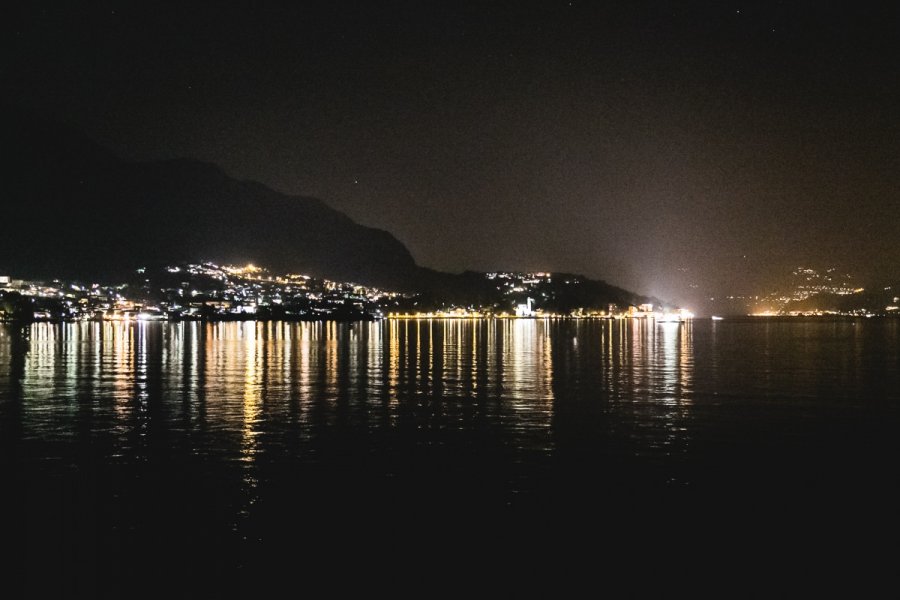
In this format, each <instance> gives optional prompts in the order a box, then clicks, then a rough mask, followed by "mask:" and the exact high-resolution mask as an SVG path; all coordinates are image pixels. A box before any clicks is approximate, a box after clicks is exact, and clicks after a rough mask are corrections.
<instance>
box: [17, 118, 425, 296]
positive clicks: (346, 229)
mask: <svg viewBox="0 0 900 600" xmlns="http://www.w3.org/2000/svg"><path fill="white" fill-rule="evenodd" d="M14 112H15V111H5V115H6V118H5V119H4V121H6V122H5V123H4V127H3V129H4V130H5V137H6V139H7V141H8V146H7V147H8V148H11V149H13V152H12V154H13V156H12V157H11V159H9V160H7V162H5V163H4V171H6V172H4V173H3V182H4V183H3V185H4V195H5V197H6V200H5V202H4V207H3V213H4V218H3V225H2V229H3V234H2V236H0V270H3V271H8V272H15V273H16V274H19V275H27V276H35V277H37V276H41V277H51V276H52V277H59V276H79V277H99V276H107V277H109V276H115V275H119V274H121V273H123V272H126V271H133V270H134V269H135V268H136V267H139V266H144V265H148V264H149V265H153V264H159V263H173V262H181V261H185V260H217V261H222V262H232V263H241V264H243V263H245V262H258V263H260V264H265V265H266V266H268V267H270V268H271V269H273V270H276V271H279V272H291V271H293V272H300V273H309V274H311V275H316V276H327V277H331V278H335V279H341V280H347V281H357V282H360V283H371V284H381V285H390V286H395V287H396V286H400V287H404V288H405V287H408V286H409V285H410V284H411V283H412V282H413V281H414V280H415V276H416V272H417V267H416V265H415V262H414V261H413V258H412V256H411V255H410V253H409V251H408V250H407V249H406V247H405V246H403V244H401V243H400V242H399V241H397V240H396V239H395V238H394V237H393V236H392V235H390V234H389V233H387V232H385V231H381V230H378V229H373V228H370V227H364V226H362V225H360V224H358V223H355V222H354V221H353V220H351V219H350V218H349V217H347V216H346V215H344V214H343V213H341V212H338V211H336V210H334V209H332V208H330V207H329V206H327V205H326V204H324V203H323V202H321V201H320V200H316V199H314V198H305V197H292V196H287V195H284V194H280V193H278V192H276V191H274V190H271V189H269V188H267V187H265V186H263V185H261V184H259V183H254V182H248V181H238V180H235V179H232V178H230V177H228V176H227V175H226V174H225V173H224V172H222V171H221V170H220V169H219V168H217V167H215V166H213V165H209V164H205V163H202V162H199V161H193V160H170V161H159V162H147V163H129V162H124V161H120V160H118V159H117V158H116V157H115V156H113V155H112V154H111V153H109V152H107V151H106V150H104V149H103V148H100V147H99V146H97V145H96V144H94V143H93V142H91V141H90V140H88V139H86V138H84V137H83V136H81V135H80V134H78V133H77V132H74V131H72V130H70V129H68V128H65V127H63V126H60V125H57V124H52V123H47V122H44V121H41V120H39V119H35V118H33V117H31V116H29V115H27V114H23V113H22V112H21V111H19V114H16V115H14Z"/></svg>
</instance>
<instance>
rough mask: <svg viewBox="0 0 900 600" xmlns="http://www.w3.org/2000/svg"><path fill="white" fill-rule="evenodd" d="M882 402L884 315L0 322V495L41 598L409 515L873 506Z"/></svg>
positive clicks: (885, 398)
mask: <svg viewBox="0 0 900 600" xmlns="http://www.w3.org/2000/svg"><path fill="white" fill-rule="evenodd" d="M898 409H900V323H898V321H897V320H889V321H888V320H885V321H843V322H831V321H822V320H815V321H796V320H792V321H775V320H753V321H721V322H709V321H705V320H702V321H701V320H698V321H696V322H694V323H691V324H683V325H678V324H659V325H656V324H652V323H649V324H648V323H645V322H641V321H561V322H552V321H541V320H510V321H457V320H452V321H450V320H448V321H441V320H435V321H389V322H379V323H353V324H347V323H341V324H339V323H277V322H276V323H252V322H248V323H215V324H203V323H173V324H165V323H162V324H160V323H155V324H137V323H135V324H123V323H102V324H101V323H79V324H62V325H54V324H35V325H31V326H28V327H25V328H23V327H21V326H12V325H0V436H2V437H0V440H2V442H0V443H2V461H3V462H2V466H3V468H4V473H5V475H4V480H5V488H6V491H5V493H4V500H3V502H4V509H5V512H6V514H7V515H10V516H11V518H12V519H13V520H15V521H17V522H18V523H19V527H20V529H21V536H22V539H21V544H22V548H23V549H24V551H23V552H22V553H21V555H22V557H23V559H24V562H25V568H24V570H23V571H22V572H23V573H26V574H28V577H30V578H32V580H33V582H36V581H43V584H42V585H48V586H50V589H51V591H59V592H64V591H66V590H72V589H75V590H78V591H82V592H87V593H97V594H107V593H109V594H123V593H124V594H127V593H129V592H133V591H134V589H133V587H132V586H134V585H135V581H138V580H140V581H142V582H143V583H141V584H140V585H141V586H142V589H153V585H154V581H159V580H160V579H159V578H158V577H157V576H148V572H149V573H157V574H160V573H166V574H169V575H177V576H181V577H186V578H187V579H188V580H189V581H191V582H193V583H189V584H187V585H188V587H187V588H185V589H186V590H187V591H188V592H190V591H192V590H193V591H194V592H198V593H200V592H206V593H215V592H217V591H222V590H227V589H229V587H230V586H232V585H237V584H238V583H240V582H241V581H244V580H245V579H246V578H247V577H256V576H258V574H259V573H261V572H265V569H266V568H269V565H271V564H274V563H275V562H278V561H280V562H278V564H282V565H283V564H284V563H285V562H287V563H288V564H290V563H291V562H292V561H293V560H294V558H292V557H296V556H299V555H298V554H293V553H291V552H288V553H287V554H285V551H284V550H283V548H285V546H287V547H294V548H295V551H296V552H302V548H304V547H306V548H308V546H309V544H310V543H311V542H312V543H314V544H315V546H316V547H317V548H318V549H320V550H322V551H323V552H325V546H323V540H325V539H326V538H328V539H331V538H337V539H349V538H348V537H347V536H351V537H352V538H353V539H357V538H360V537H364V536H362V535H360V532H361V531H365V532H369V531H377V532H378V535H381V536H382V537H383V536H384V532H385V531H390V530H391V529H392V528H394V527H396V528H398V529H399V527H401V526H409V525H410V524H414V525H416V524H418V526H420V527H421V528H423V531H428V530H429V528H434V527H440V526H442V525H443V526H448V524H450V523H459V522H476V521H477V522H478V523H479V524H480V527H482V528H483V527H484V524H485V523H494V522H510V521H520V520H523V519H542V520H543V519H547V518H548V516H549V518H550V519H551V520H552V519H562V518H566V519H575V520H577V521H578V522H585V523H586V522H588V521H590V522H592V523H601V524H602V523H608V524H615V523H619V524H621V523H622V522H623V520H627V519H635V517H636V514H637V515H638V518H639V519H643V517H642V516H641V515H644V514H645V513H644V512H643V511H645V510H646V511H650V512H648V513H646V514H648V515H653V514H659V512H660V511H659V508H660V506H663V507H665V506H670V507H671V506H677V507H679V510H682V511H683V510H685V509H686V508H687V507H694V508H695V509H696V507H697V506H698V505H702V504H703V503H710V504H712V503H718V504H717V506H718V507H719V508H721V506H722V504H723V503H727V502H734V501H736V500H738V499H739V501H740V506H742V507H744V508H747V507H757V508H754V509H753V512H754V513H755V514H757V515H761V516H759V518H760V519H771V518H773V517H775V516H777V515H779V514H782V513H781V512H780V511H791V510H794V509H796V508H797V507H799V506H809V505H815V506H826V507H827V510H832V511H833V510H837V511H838V513H833V514H832V517H831V519H832V521H833V520H835V519H834V514H842V515H844V516H846V511H854V512H860V511H862V512H869V513H870V514H876V515H879V518H882V516H883V515H882V513H881V512H880V511H881V509H882V508H885V509H886V508H887V507H889V506H895V505H896V503H897V501H898V500H900V494H898V491H897V490H898V483H900V478H898V470H897V468H896V457H897V456H900V452H898V445H900V444H898V439H900V438H898V435H897V431H898V429H897V426H898V424H900V418H898V415H900V411H898ZM773 506H778V507H780V508H779V509H778V511H776V510H775V509H774V508H772V507H773ZM762 507H767V508H762ZM665 510H666V509H664V510H663V511H661V512H665ZM653 511H657V512H653ZM717 514H718V513H717ZM886 514H887V510H885V512H884V515H886ZM647 518H648V519H651V520H652V517H651V516H648V517H647ZM666 518H670V516H667V517H666ZM884 519H887V517H884ZM894 523H895V521H891V522H888V521H886V520H883V522H882V525H884V526H885V527H887V526H892V525H893V524H894ZM323 532H325V533H323ZM342 536H343V537H342ZM342 548H343V550H342V552H346V551H347V549H348V545H346V544H344V545H343V546H342ZM276 559H277V560H276ZM298 560H299V559H298ZM160 564H165V567H161V566H160ZM48 565H50V566H51V568H52V572H53V573H56V574H57V575H59V576H58V577H52V578H49V579H48V578H46V577H43V576H42V575H41V573H46V572H47V571H46V569H47V566H48ZM295 567H296V563H295ZM148 569H149V571H148ZM248 574H252V575H248ZM197 581H202V582H203V583H196V582H197ZM191 585H193V586H195V587H193V588H192V587H190V586H191ZM53 586H58V587H53ZM71 586H74V587H71ZM146 586H150V587H149V588H147V587H146Z"/></svg>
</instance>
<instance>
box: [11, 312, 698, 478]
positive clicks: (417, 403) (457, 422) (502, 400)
mask: <svg viewBox="0 0 900 600" xmlns="http://www.w3.org/2000/svg"><path fill="white" fill-rule="evenodd" d="M9 339H10V335H9V331H4V336H3V337H0V358H3V360H4V362H3V363H2V364H0V369H6V368H8V367H9V365H11V364H12V362H13V361H12V359H11V358H8V357H9V356H10V347H11V346H10V343H9ZM693 353H694V348H693V338H692V329H691V325H690V324H680V325H679V324H665V325H663V324H658V325H657V324H654V323H652V322H642V321H629V322H625V321H622V320H617V321H602V322H584V323H582V322H576V323H572V322H554V321H551V320H540V319H516V320H499V321H487V320H471V321H470V320H465V319H452V320H415V321H408V320H390V321H386V322H376V323H350V324H347V323H335V322H325V323H256V322H231V323H208V324H206V323H170V324H166V323H123V322H107V323H80V324H67V325H51V324H35V325H32V326H30V328H29V330H28V341H27V354H26V357H25V361H24V368H23V369H22V377H21V381H22V396H23V400H24V406H25V413H26V417H27V419H26V421H27V422H28V423H31V425H30V426H32V427H33V428H34V429H36V430H40V431H42V432H43V433H46V432H47V431H48V430H53V429H54V428H56V429H58V430H65V429H66V428H67V427H68V425H67V424H66V418H68V417H67V415H70V413H71V410H74V408H73V407H74V406H75V405H76V404H78V403H88V404H89V405H90V406H91V407H93V408H92V409H91V410H96V411H98V415H99V416H103V415H105V413H104V411H106V412H109V416H108V419H107V420H108V423H107V425H104V426H107V427H108V429H109V431H110V432H111V433H113V434H114V435H120V436H123V438H124V437H127V436H133V434H134V433H135V432H138V433H139V434H140V435H141V436H143V435H146V434H148V433H151V432H152V430H153V428H154V427H156V428H160V427H163V426H165V427H167V428H178V429H179V430H185V431H196V432H201V433H202V432H208V433H209V434H210V435H214V436H216V440H217V441H216V442H215V443H211V442H209V441H208V439H207V438H204V437H203V436H202V435H198V436H195V437H196V440H197V441H196V442H194V441H192V442H191V443H193V444H195V447H194V450H193V451H194V452H195V453H200V454H202V453H204V452H232V453H233V458H234V459H235V460H237V461H240V462H243V463H246V464H253V463H254V462H255V461H257V460H258V459H259V456H260V453H261V452H263V451H264V449H265V446H266V444H268V443H269V442H268V441H267V440H269V439H270V438H272V435H273V434H272V432H273V431H274V432H276V433H277V435H276V436H275V437H274V438H272V439H276V440H277V439H280V438H278V436H286V435H287V434H286V433H284V431H285V430H286V429H285V428H286V427H287V426H286V423H290V424H293V425H292V427H293V429H292V430H291V433H290V435H291V436H294V437H293V438H292V439H295V440H309V439H312V437H313V434H314V433H315V432H319V433H321V432H324V431H327V429H328V428H330V427H338V426H339V427H344V428H348V427H349V428H369V429H373V428H383V427H400V426H402V425H403V423H409V422H411V421H410V419H413V422H414V421H415V420H416V419H424V418H426V416H427V418H428V419H431V422H432V423H437V424H438V425H439V426H440V427H449V428H451V429H465V428H467V427H471V426H472V424H473V421H472V419H473V418H475V419H487V420H489V421H490V422H491V423H493V424H495V425H497V426H502V427H507V428H509V430H510V431H514V432H518V433H516V435H518V434H522V435H525V434H526V433H529V434H534V433H535V432H539V431H543V432H545V433H546V434H547V435H548V436H550V435H551V434H552V432H553V431H554V430H555V429H554V428H556V427H559V426H561V425H563V426H564V425H565V419H568V418H570V417H569V416H568V414H567V413H566V412H565V411H563V412H560V411H559V408H560V407H561V406H563V405H564V404H565V403H567V402H571V401H572V398H573V397H577V398H582V399H587V401H589V402H593V403H595V404H596V405H597V406H607V407H609V406H613V407H615V406H621V407H622V410H626V409H625V407H629V408H627V412H626V413H623V414H631V415H633V420H634V422H635V423H636V425H635V427H636V431H638V430H639V431H638V434H639V435H650V436H657V437H658V447H665V446H667V445H669V446H671V445H674V444H677V443H682V442H683V441H684V440H685V439H687V437H688V433H689V432H688V423H689V416H690V415H689V413H690V408H691V404H692V401H693V399H692V395H693V381H694V359H693ZM76 398H77V401H76ZM426 405H427V407H428V411H427V415H426V412H422V411H423V410H424V407H425V406H426ZM66 406H68V407H69V412H68V413H67V412H66V410H64V409H65V407H66ZM416 407H418V408H416ZM411 408H412V409H413V411H412V412H410V409H411ZM151 409H152V410H151ZM616 410H619V409H616ZM410 415H411V416H410ZM104 418H106V417H104ZM28 419H30V421H29V420H28ZM404 419H406V420H404ZM560 419H562V421H560ZM99 422H100V421H99V420H98V421H97V423H99ZM104 423H106V422H105V421H104ZM98 426H99V425H98ZM129 439H130V438H129ZM193 439H194V438H192V440H193ZM547 439H550V438H549V437H548V438H547ZM222 440H231V441H230V442H222ZM282 442H283V440H282V441H281V442H279V443H282ZM512 443H523V444H524V443H526V442H525V441H520V442H515V441H513V442H512ZM527 443H536V442H534V439H532V441H530V442H527ZM541 443H543V442H541Z"/></svg>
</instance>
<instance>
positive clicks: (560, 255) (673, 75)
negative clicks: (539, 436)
mask: <svg viewBox="0 0 900 600" xmlns="http://www.w3.org/2000/svg"><path fill="white" fill-rule="evenodd" d="M23 4H25V3H23ZM27 4H29V6H22V7H19V8H17V9H14V10H13V12H11V13H10V12H8V13H7V14H5V15H4V18H3V21H4V22H3V24H2V26H0V27H2V28H3V36H2V37H3V42H2V43H3V48H2V58H0V77H2V82H3V84H2V85H3V88H4V89H3V93H4V94H5V95H6V96H7V97H9V98H11V99H12V100H13V101H15V102H18V103H20V104H24V105H27V106H30V107H34V108H36V109H37V110H38V111H39V112H41V113H42V114H46V115H47V116H48V117H51V118H55V119H59V120H62V121H64V122H67V123H69V124H72V125H74V126H76V127H78V128H79V129H81V130H82V131H84V132H85V133H86V134H87V135H89V136H90V137H92V138H94V139H95V140H97V141H99V142H101V143H102V144H104V145H106V146H108V147H109V148H111V149H112V150H114V151H115V152H117V153H118V154H120V155H121V156H123V157H125V158H130V159H138V160H149V159H158V158H171V157H192V158H198V159H201V160H205V161H209V162H213V163H216V164H218V165H220V166H221V167H222V168H224V169H225V171H226V172H227V173H229V174H230V175H232V176H234V177H238V178H242V179H253V180H258V181H260V182H262V183H264V184H266V185H268V186H270V187H273V188H275V189H277V190H279V191H283V192H287V193H291V194H298V195H310V196H316V197H319V198H322V199H323V200H325V201H326V202H328V203H329V204H330V205H332V206H333V207H335V208H337V209H339V210H342V211H344V212H346V213H347V214H348V215H350V216H351V217H352V218H354V219H355V220H357V221H359V222H361V223H363V224H366V225H371V226H375V227H379V228H383V229H386V230H388V231H390V232H392V233H393V234H394V235H395V236H396V237H397V238H398V239H400V240H401V241H402V242H404V243H405V244H406V245H407V246H408V247H409V249H410V250H411V252H412V253H413V255H414V256H415V258H416V260H417V262H418V263H419V264H421V265H424V266H428V267H433V268H436V269H442V270H447V271H461V270H463V269H477V270H492V269H521V270H526V269H533V270H553V271H568V272H577V273H583V274H585V275H588V276H591V277H595V278H602V279H606V280H608V281H610V282H612V283H615V284H617V285H622V286H624V287H627V288H630V289H633V290H635V291H638V292H641V293H647V294H656V295H659V296H661V297H665V298H669V299H673V300H678V301H682V302H686V303H690V302H695V303H696V302H698V301H699V300H698V299H699V298H701V297H707V296H715V295H718V294H724V293H737V292H743V291H749V290H759V289H760V286H761V285H763V284H768V283H767V282H770V281H773V280H774V279H777V278H778V276H780V275H782V274H784V273H785V272H787V271H789V270H790V268H791V267H794V266H798V265H800V264H804V265H811V266H814V267H827V266H831V265H834V266H838V267H839V268H842V269H845V270H849V271H850V272H852V273H853V274H854V275H855V276H856V279H857V280H859V281H860V282H861V283H866V284H869V283H874V282H882V281H884V280H889V279H892V278H893V279H896V277H897V276H898V275H900V216H898V215H900V200H898V190H900V159H898V157H900V75H898V74H900V69H898V57H900V35H898V26H900V11H898V9H893V12H885V11H883V10H881V9H879V10H880V11H879V12H876V11H875V10H874V9H871V10H870V9H867V8H866V6H867V5H869V3H865V2H853V3H842V2H787V1H785V2H746V3H741V2H723V1H719V2H707V3H698V2H684V1H672V2H654V3H634V2H624V1H623V2H591V3H589V2H578V1H573V2H565V1H564V2H540V3H537V2H535V3H529V2H520V1H517V2H494V3H490V4H488V3H468V2H453V3H446V4H443V3H438V2H422V1H419V2H388V3H377V2H361V3H344V2H324V3H307V2H295V3H291V4H289V5H288V7H282V8H274V7H268V8H266V7H261V6H260V4H261V3H246V4H245V5H243V6H240V7H232V6H230V5H229V6H224V3H223V5H218V4H207V5H201V4H195V3H191V4H190V6H178V7H177V8H166V7H163V6H162V5H160V4H158V3H147V4H143V3H138V2H122V3H117V2H106V3H102V2H101V3H79V2H73V3H70V4H71V6H69V7H67V8H58V7H56V8H54V7H51V6H50V5H47V4H41V3H27ZM185 4H187V3H185ZM229 4H230V3H229ZM871 5H872V6H875V3H872V4H871ZM272 6H274V5H272ZM691 285H693V286H694V287H691Z"/></svg>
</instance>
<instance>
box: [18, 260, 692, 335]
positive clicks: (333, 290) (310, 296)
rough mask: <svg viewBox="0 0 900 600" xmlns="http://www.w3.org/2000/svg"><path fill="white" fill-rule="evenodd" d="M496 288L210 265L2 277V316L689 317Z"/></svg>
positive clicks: (544, 283)
mask: <svg viewBox="0 0 900 600" xmlns="http://www.w3.org/2000/svg"><path fill="white" fill-rule="evenodd" d="M481 276H482V277H483V278H484V280H485V281H484V282H483V283H485V285H487V286H489V287H491V288H492V289H493V290H495V291H496V295H495V297H494V299H493V301H491V302H471V303H446V302H434V301H425V300H424V299H423V298H422V297H421V295H420V294H416V293H401V292H397V291H391V290H384V289H380V288H376V287H372V286H365V285H359V284H355V283H350V282H339V281H332V280H329V279H317V278H313V277H310V276H308V275H302V274H274V273H272V272H270V271H269V270H267V269H265V268H262V267H259V266H255V265H252V264H250V265H245V266H234V265H218V264H215V263H211V262H205V263H188V264H181V265H170V266H166V267H163V268H158V269H147V268H142V269H138V270H137V271H136V273H135V274H134V276H133V277H132V278H131V280H130V281H128V282H126V283H119V284H114V285H112V284H103V283H96V282H93V283H86V282H82V281H66V280H60V279H54V280H52V281H34V280H26V279H16V278H13V277H11V276H6V275H3V276H0V320H5V321H13V320H15V321H85V320H94V321H97V320H99V321H131V320H134V321H163V320H173V321H178V320H268V319H273V320H275V319H277V320H322V319H335V320H377V319H384V318H387V319H420V318H619V319H621V318H654V319H657V320H661V321H663V320H665V321H683V320H686V319H690V318H691V317H693V315H692V314H691V312H690V311H688V310H686V309H677V308H662V307H658V306H657V307H656V308H655V309H654V305H653V304H650V303H640V304H637V305H636V306H635V305H627V306H625V305H619V304H616V303H606V304H604V305H602V306H577V307H573V308H569V309H567V310H564V311H563V310H559V309H558V308H556V309H554V308H552V307H553V306H557V307H558V306H559V304H558V303H556V304H554V302H553V301H554V300H555V299H556V298H555V296H556V291H555V290H556V288H554V287H553V286H554V285H560V286H564V287H567V288H572V287H577V286H579V285H580V284H582V283H583V281H582V280H581V279H580V278H577V277H574V276H563V277H565V279H564V280H562V281H557V282H554V275H553V274H551V273H542V272H537V273H524V272H491V273H484V274H482V275H481Z"/></svg>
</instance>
